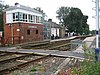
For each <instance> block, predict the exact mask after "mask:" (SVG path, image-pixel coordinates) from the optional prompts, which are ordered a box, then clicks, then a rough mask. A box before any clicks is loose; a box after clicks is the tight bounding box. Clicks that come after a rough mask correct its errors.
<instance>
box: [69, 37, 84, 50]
mask: <svg viewBox="0 0 100 75" xmlns="http://www.w3.org/2000/svg"><path fill="white" fill-rule="evenodd" d="M80 45H82V40H80V39H75V40H71V50H76V49H77V48H78V47H79V46H80Z"/></svg>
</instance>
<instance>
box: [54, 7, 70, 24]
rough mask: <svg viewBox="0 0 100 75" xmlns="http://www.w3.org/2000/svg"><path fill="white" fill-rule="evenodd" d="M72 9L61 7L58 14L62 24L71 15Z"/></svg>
mask: <svg viewBox="0 0 100 75" xmlns="http://www.w3.org/2000/svg"><path fill="white" fill-rule="evenodd" d="M70 9H71V8H70V7H64V6H63V7H61V8H59V9H58V10H57V11H56V13H57V14H58V16H57V18H58V19H59V20H60V22H63V21H64V17H65V16H67V15H69V12H70Z"/></svg>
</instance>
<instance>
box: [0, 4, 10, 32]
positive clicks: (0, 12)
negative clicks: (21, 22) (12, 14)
mask: <svg viewBox="0 0 100 75" xmlns="http://www.w3.org/2000/svg"><path fill="white" fill-rule="evenodd" d="M8 7H9V5H3V4H2V3H0V31H3V10H4V9H6V8H8Z"/></svg>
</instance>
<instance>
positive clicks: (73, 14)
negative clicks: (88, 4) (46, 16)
mask: <svg viewBox="0 0 100 75" xmlns="http://www.w3.org/2000/svg"><path fill="white" fill-rule="evenodd" d="M57 14H58V16H57V18H58V19H59V20H60V21H61V22H63V24H64V25H65V27H66V28H67V29H68V31H69V32H75V33H77V34H83V33H84V34H89V25H88V24H87V19H88V16H86V15H83V13H82V11H81V10H80V9H78V8H72V7H61V8H59V10H57Z"/></svg>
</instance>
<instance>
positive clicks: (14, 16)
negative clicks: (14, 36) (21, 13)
mask: <svg viewBox="0 0 100 75" xmlns="http://www.w3.org/2000/svg"><path fill="white" fill-rule="evenodd" d="M13 21H18V12H16V13H13Z"/></svg>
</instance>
